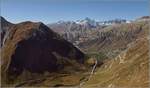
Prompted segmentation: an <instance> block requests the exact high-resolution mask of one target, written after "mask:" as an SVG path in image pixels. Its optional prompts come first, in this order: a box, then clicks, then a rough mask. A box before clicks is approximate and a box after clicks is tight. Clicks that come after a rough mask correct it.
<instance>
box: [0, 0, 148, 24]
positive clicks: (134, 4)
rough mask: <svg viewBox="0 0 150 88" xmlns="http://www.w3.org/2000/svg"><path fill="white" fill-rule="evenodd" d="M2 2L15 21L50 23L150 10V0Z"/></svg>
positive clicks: (3, 13)
mask: <svg viewBox="0 0 150 88" xmlns="http://www.w3.org/2000/svg"><path fill="white" fill-rule="evenodd" d="M0 4H1V5H0V6H1V7H0V8H1V16H3V17H4V18H5V19H7V20H8V21H10V22H12V23H19V22H22V21H29V20H30V21H42V22H44V23H45V24H48V23H53V22H57V21H59V20H64V21H75V20H81V19H84V18H86V17H89V18H91V19H94V20H97V21H104V20H112V19H116V18H118V19H119V18H121V19H127V20H134V19H136V18H139V17H141V16H146V15H149V11H150V10H149V4H150V3H149V0H1V3H0Z"/></svg>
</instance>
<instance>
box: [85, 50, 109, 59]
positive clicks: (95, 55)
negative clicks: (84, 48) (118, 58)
mask: <svg viewBox="0 0 150 88" xmlns="http://www.w3.org/2000/svg"><path fill="white" fill-rule="evenodd" d="M89 58H96V59H97V60H98V61H104V60H105V59H107V58H108V57H107V56H106V55H105V54H104V53H101V52H97V53H87V54H86V55H85V59H89Z"/></svg>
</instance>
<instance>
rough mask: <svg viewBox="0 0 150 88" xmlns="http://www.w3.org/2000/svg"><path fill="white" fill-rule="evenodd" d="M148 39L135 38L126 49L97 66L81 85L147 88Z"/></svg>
mask: <svg viewBox="0 0 150 88" xmlns="http://www.w3.org/2000/svg"><path fill="white" fill-rule="evenodd" d="M149 40H150V37H149V38H147V37H141V38H138V39H136V40H135V41H134V42H132V43H131V44H129V45H128V46H129V48H128V49H126V50H125V51H123V52H122V53H121V54H119V55H118V56H117V57H116V58H112V60H110V61H106V63H104V65H102V67H100V68H98V69H97V71H96V72H95V74H94V75H93V76H92V77H91V78H90V79H89V80H88V81H87V82H85V83H84V85H83V86H82V87H83V88H101V87H106V88H107V87H108V88H120V87H121V88H122V87H126V88H133V87H134V88H135V87H136V88H137V87H138V88H148V86H149V83H150V81H149V42H148V41H149Z"/></svg>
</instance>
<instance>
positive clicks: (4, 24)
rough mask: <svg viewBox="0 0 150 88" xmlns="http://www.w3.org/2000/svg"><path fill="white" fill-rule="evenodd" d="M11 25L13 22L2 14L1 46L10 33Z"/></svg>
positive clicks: (0, 24) (0, 20)
mask: <svg viewBox="0 0 150 88" xmlns="http://www.w3.org/2000/svg"><path fill="white" fill-rule="evenodd" d="M11 26H13V24H12V23H10V22H8V21H7V20H6V19H5V18H3V17H1V16H0V28H1V29H0V33H1V46H2V45H3V40H5V36H7V35H8V31H9V29H10V27H11Z"/></svg>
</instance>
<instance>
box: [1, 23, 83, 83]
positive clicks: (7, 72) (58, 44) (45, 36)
mask: <svg viewBox="0 0 150 88" xmlns="http://www.w3.org/2000/svg"><path fill="white" fill-rule="evenodd" d="M1 55H2V56H1V73H2V86H8V85H11V84H12V85H15V84H17V83H21V82H24V81H28V80H35V79H40V78H44V74H45V72H46V73H47V74H51V73H54V72H58V73H59V72H63V70H65V71H66V72H71V71H73V70H80V69H81V68H82V67H84V66H83V63H84V54H83V53H82V52H81V51H80V50H79V49H77V48H76V47H74V46H73V45H72V44H71V43H69V42H68V41H66V40H65V39H63V38H61V37H60V36H59V35H58V34H56V33H55V32H53V31H52V30H51V29H49V28H48V27H47V26H45V25H44V24H43V23H40V22H39V23H33V22H23V23H19V24H16V25H14V26H13V27H11V29H10V31H9V35H8V37H7V38H6V40H5V45H4V46H3V47H2V49H1ZM69 68H70V69H69ZM67 69H68V70H67ZM54 76H55V75H54Z"/></svg>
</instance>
